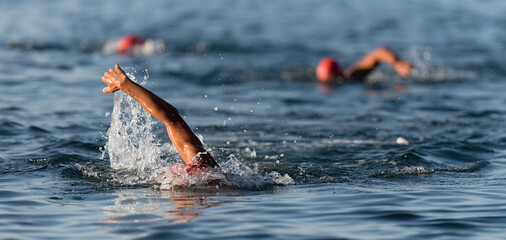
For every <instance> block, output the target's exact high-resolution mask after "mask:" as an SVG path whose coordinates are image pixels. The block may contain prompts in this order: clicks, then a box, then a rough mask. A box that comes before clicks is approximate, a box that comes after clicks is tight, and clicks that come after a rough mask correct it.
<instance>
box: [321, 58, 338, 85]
mask: <svg viewBox="0 0 506 240" xmlns="http://www.w3.org/2000/svg"><path fill="white" fill-rule="evenodd" d="M342 75H343V73H342V71H341V67H339V64H338V63H337V61H336V60H335V59H334V58H332V57H326V58H324V59H322V60H321V61H320V63H318V66H317V67H316V77H317V78H318V81H320V82H323V83H329V82H331V81H332V80H333V78H336V77H338V76H342Z"/></svg>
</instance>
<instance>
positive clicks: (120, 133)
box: [102, 74, 164, 179]
mask: <svg viewBox="0 0 506 240" xmlns="http://www.w3.org/2000/svg"><path fill="white" fill-rule="evenodd" d="M127 75H128V77H129V78H130V79H132V80H133V81H136V80H135V76H133V75H132V74H127ZM146 80H147V77H145V78H144V81H143V82H142V83H140V85H144V84H146ZM155 123H156V122H155V121H154V120H153V118H152V117H151V115H150V114H149V113H148V112H146V111H144V109H142V107H141V106H140V105H139V104H138V103H137V102H135V100H133V99H132V98H130V97H129V96H128V95H127V94H125V93H123V92H121V91H117V92H116V93H114V108H113V111H112V114H111V126H110V127H109V130H107V138H108V141H107V144H106V145H105V148H104V149H105V151H104V152H103V153H102V158H103V157H104V155H105V153H106V152H107V154H108V155H109V159H110V164H111V168H113V169H116V170H118V169H126V170H129V171H134V172H136V174H137V175H138V176H137V177H139V178H140V179H149V178H152V174H153V172H156V167H157V166H161V165H163V164H164V163H163V161H162V160H161V158H160V156H161V147H160V144H159V143H158V142H157V141H156V139H155V136H154V134H153V133H152V129H153V125H155Z"/></svg>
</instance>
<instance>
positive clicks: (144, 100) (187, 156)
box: [102, 64, 218, 167]
mask: <svg viewBox="0 0 506 240" xmlns="http://www.w3.org/2000/svg"><path fill="white" fill-rule="evenodd" d="M102 81H103V82H104V83H106V84H107V87H105V88H104V89H103V92H104V93H113V92H116V91H118V90H122V91H123V92H125V93H126V94H128V95H129V96H131V97H132V98H133V99H135V100H136V101H137V102H139V103H140V104H141V106H142V107H143V108H144V109H145V110H146V111H148V112H149V113H150V114H151V115H153V116H154V117H155V118H157V119H158V120H160V121H161V122H162V123H164V124H165V126H166V127H167V132H168V134H169V137H170V140H171V141H172V143H173V144H174V146H175V147H176V149H177V151H178V152H179V154H180V155H181V157H182V158H183V160H184V161H185V163H186V164H188V165H191V164H207V165H209V166H210V167H215V166H218V164H217V163H216V161H214V159H213V157H212V156H211V155H210V154H209V153H208V152H207V151H206V150H205V149H204V147H203V144H202V142H201V141H200V139H199V138H198V137H197V136H196V135H195V134H194V133H193V132H192V130H191V129H190V127H189V126H188V124H186V122H185V121H184V120H183V118H182V117H181V115H179V112H178V111H177V109H176V108H175V107H173V106H172V105H170V104H169V103H167V102H166V101H164V100H163V99H161V98H160V97H158V96H157V95H155V94H153V93H152V92H150V91H148V90H147V89H145V88H143V87H142V86H140V85H138V84H137V83H135V82H133V81H132V80H130V79H129V78H128V77H127V76H126V74H125V72H123V70H122V69H121V68H120V67H119V65H118V64H116V65H115V68H114V69H109V71H108V72H106V73H105V74H104V76H103V77H102Z"/></svg>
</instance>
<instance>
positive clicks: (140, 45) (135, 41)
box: [103, 34, 165, 55]
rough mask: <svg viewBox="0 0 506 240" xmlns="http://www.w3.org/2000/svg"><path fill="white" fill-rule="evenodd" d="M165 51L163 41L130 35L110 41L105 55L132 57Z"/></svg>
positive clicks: (104, 49) (106, 45)
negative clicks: (117, 54) (115, 54)
mask: <svg viewBox="0 0 506 240" xmlns="http://www.w3.org/2000/svg"><path fill="white" fill-rule="evenodd" d="M164 51H165V44H164V43H163V41H161V40H156V39H149V38H148V39H144V38H142V37H139V36H137V35H135V34H128V35H125V36H123V37H122V38H120V39H119V40H117V41H108V42H107V43H106V44H105V45H104V47H103V52H105V53H109V54H110V53H120V54H131V55H152V54H156V53H162V52H164Z"/></svg>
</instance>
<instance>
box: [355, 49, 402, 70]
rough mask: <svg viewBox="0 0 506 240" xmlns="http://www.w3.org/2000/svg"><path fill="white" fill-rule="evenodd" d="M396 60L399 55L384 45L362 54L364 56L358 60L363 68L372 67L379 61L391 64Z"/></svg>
mask: <svg viewBox="0 0 506 240" xmlns="http://www.w3.org/2000/svg"><path fill="white" fill-rule="evenodd" d="M397 60H399V57H397V55H396V54H395V53H394V52H393V51H392V50H390V49H389V48H387V47H385V46H381V47H378V48H376V49H374V50H372V51H371V52H370V53H369V54H367V55H366V56H364V58H362V59H361V60H360V65H361V66H363V67H364V68H374V67H376V66H377V65H378V64H380V63H387V64H389V65H393V64H394V63H395V62H396V61H397Z"/></svg>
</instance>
